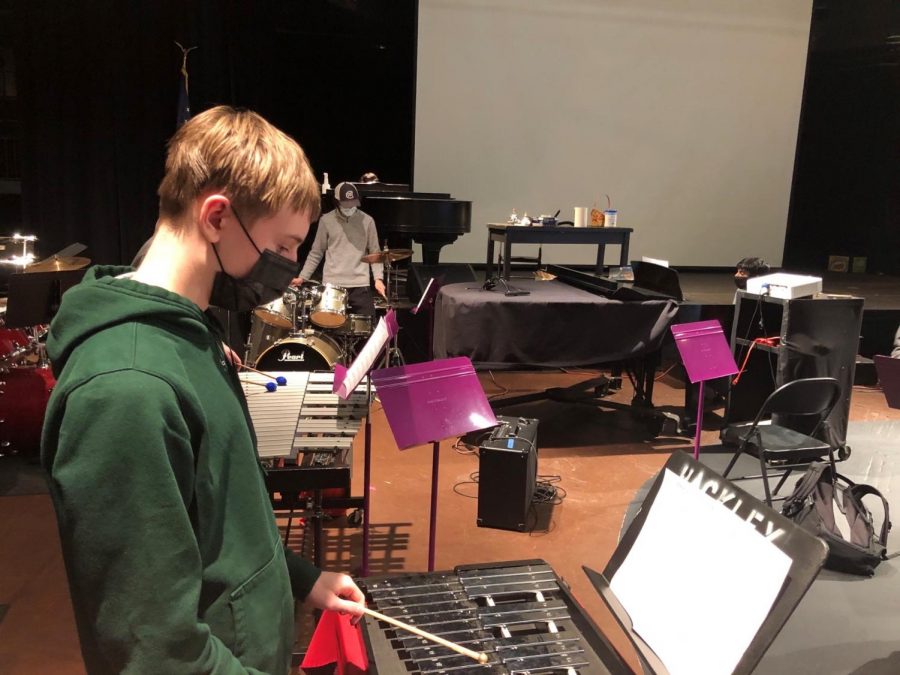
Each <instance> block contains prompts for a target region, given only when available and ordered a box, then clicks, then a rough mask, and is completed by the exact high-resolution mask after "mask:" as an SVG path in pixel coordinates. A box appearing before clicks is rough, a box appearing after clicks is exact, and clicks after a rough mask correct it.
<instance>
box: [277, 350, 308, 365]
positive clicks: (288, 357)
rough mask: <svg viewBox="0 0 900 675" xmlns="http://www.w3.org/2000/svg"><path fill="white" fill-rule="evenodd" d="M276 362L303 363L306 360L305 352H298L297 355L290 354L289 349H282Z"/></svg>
mask: <svg viewBox="0 0 900 675" xmlns="http://www.w3.org/2000/svg"><path fill="white" fill-rule="evenodd" d="M278 360H279V361H281V362H291V361H305V360H306V352H300V353H299V354H291V352H290V350H289V349H282V350H281V356H279V357H278Z"/></svg>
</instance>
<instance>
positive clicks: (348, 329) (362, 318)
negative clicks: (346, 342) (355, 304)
mask: <svg viewBox="0 0 900 675" xmlns="http://www.w3.org/2000/svg"><path fill="white" fill-rule="evenodd" d="M337 332H338V334H340V335H353V336H354V337H362V336H366V335H371V334H372V317H371V316H368V315H367V314H351V315H349V316H348V317H347V321H346V322H344V325H343V326H341V327H340V328H339V329H338V330H337Z"/></svg>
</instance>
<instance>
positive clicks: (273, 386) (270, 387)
mask: <svg viewBox="0 0 900 675" xmlns="http://www.w3.org/2000/svg"><path fill="white" fill-rule="evenodd" d="M276 389H278V385H277V384H275V383H274V382H266V391H275V390H276Z"/></svg>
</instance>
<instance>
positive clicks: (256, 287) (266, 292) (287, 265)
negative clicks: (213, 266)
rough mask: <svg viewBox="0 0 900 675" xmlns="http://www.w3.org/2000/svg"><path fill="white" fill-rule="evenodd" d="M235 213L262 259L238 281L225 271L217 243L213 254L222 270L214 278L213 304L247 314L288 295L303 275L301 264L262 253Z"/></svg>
mask: <svg viewBox="0 0 900 675" xmlns="http://www.w3.org/2000/svg"><path fill="white" fill-rule="evenodd" d="M232 212H233V213H234V217H235V218H236V219H237V221H238V225H240V226H241V229H242V230H243V231H244V234H245V235H247V239H249V240H250V243H251V244H253V248H255V249H256V252H257V253H259V259H258V260H257V261H256V264H255V265H253V268H252V269H251V270H250V273H249V274H247V276H245V277H244V278H242V279H236V278H234V277H233V276H231V275H230V274H228V272H226V271H225V268H224V267H223V266H222V259H221V258H220V257H219V252H218V251H217V250H216V245H215V244H213V245H212V247H213V253H215V255H216V260H217V261H218V262H219V267H220V268H221V271H220V272H216V276H215V279H213V287H212V293H210V294H209V304H211V305H215V306H216V307H220V308H222V309H228V310H231V311H235V312H243V311H247V310H250V309H253V308H254V307H259V306H260V305H265V304H267V303H270V302H272V300H274V299H275V298H277V297H278V296H280V295H281V294H282V293H284V291H285V289H286V288H287V287H288V286H290V285H291V281H292V280H293V279H294V277H296V276H297V275H298V274H299V273H300V265H299V264H298V263H296V262H294V261H293V260H290V259H288V258H285V257H284V256H282V255H278V254H277V253H275V252H274V251H270V250H268V249H266V250H265V251H260V250H259V247H258V246H257V245H256V242H255V241H253V237H251V236H250V233H249V232H247V228H245V227H244V224H243V223H242V222H241V219H240V218H239V217H238V214H237V212H236V211H234V208H233V207H232Z"/></svg>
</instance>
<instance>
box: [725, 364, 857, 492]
mask: <svg viewBox="0 0 900 675" xmlns="http://www.w3.org/2000/svg"><path fill="white" fill-rule="evenodd" d="M840 397H841V385H840V383H839V382H838V381H837V380H836V379H834V378H833V377H810V378H805V379H800V380H794V381H793V382H788V383H787V384H783V385H782V386H780V387H778V389H776V390H775V391H773V392H772V393H771V394H769V397H768V398H767V399H766V401H765V403H763V405H762V408H760V410H759V413H757V415H756V419H755V420H753V422H752V423H749V424H746V423H745V424H733V425H730V426H728V427H726V428H725V429H723V430H722V434H721V438H722V442H723V443H725V444H726V445H736V446H737V450H736V451H735V453H734V456H733V457H732V458H731V461H730V462H729V463H728V466H727V468H726V469H725V471H724V473H723V474H722V475H723V476H725V477H728V474H729V473H730V472H731V469H732V468H733V467H734V464H735V462H737V459H738V457H740V456H741V455H742V454H745V453H746V454H749V455H753V456H755V457H757V458H758V459H759V468H760V471H761V475H759V476H741V477H738V478H731V480H748V479H751V478H762V479H763V488H764V489H765V493H766V504H768V505H769V506H772V495H773V494H778V490H780V489H781V486H782V485H784V482H785V481H786V480H787V477H788V476H789V475H790V474H791V472H792V471H793V470H794V469H799V468H806V466H808V465H809V463H810V462H813V461H816V460H821V459H822V458H823V457H826V456H827V457H828V459H829V461H830V462H831V465H832V469H834V463H835V459H834V455H835V450H836V448H835V447H833V446H832V445H831V444H830V443H828V442H826V441H823V440H820V439H819V438H816V432H817V431H818V430H819V429H820V428H821V427H822V425H824V424H827V421H826V420H827V419H828V416H829V415H830V414H831V410H832V408H834V406H835V404H836V403H837V402H838V399H839V398H840ZM779 415H788V416H792V417H795V416H796V417H800V418H810V419H813V420H815V421H814V422H813V424H814V426H813V428H812V431H810V432H809V434H808V435H807V434H805V433H801V432H799V431H795V430H794V429H790V428H788V427H786V426H782V425H781V424H778V423H777V422H779V421H781V419H780V418H779V417H778V416H779ZM841 458H842V459H843V458H844V454H843V453H841ZM770 468H777V469H778V470H784V473H783V474H782V475H781V478H780V480H779V481H778V485H776V486H775V490H774V491H770V489H769V471H768V469H770Z"/></svg>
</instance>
